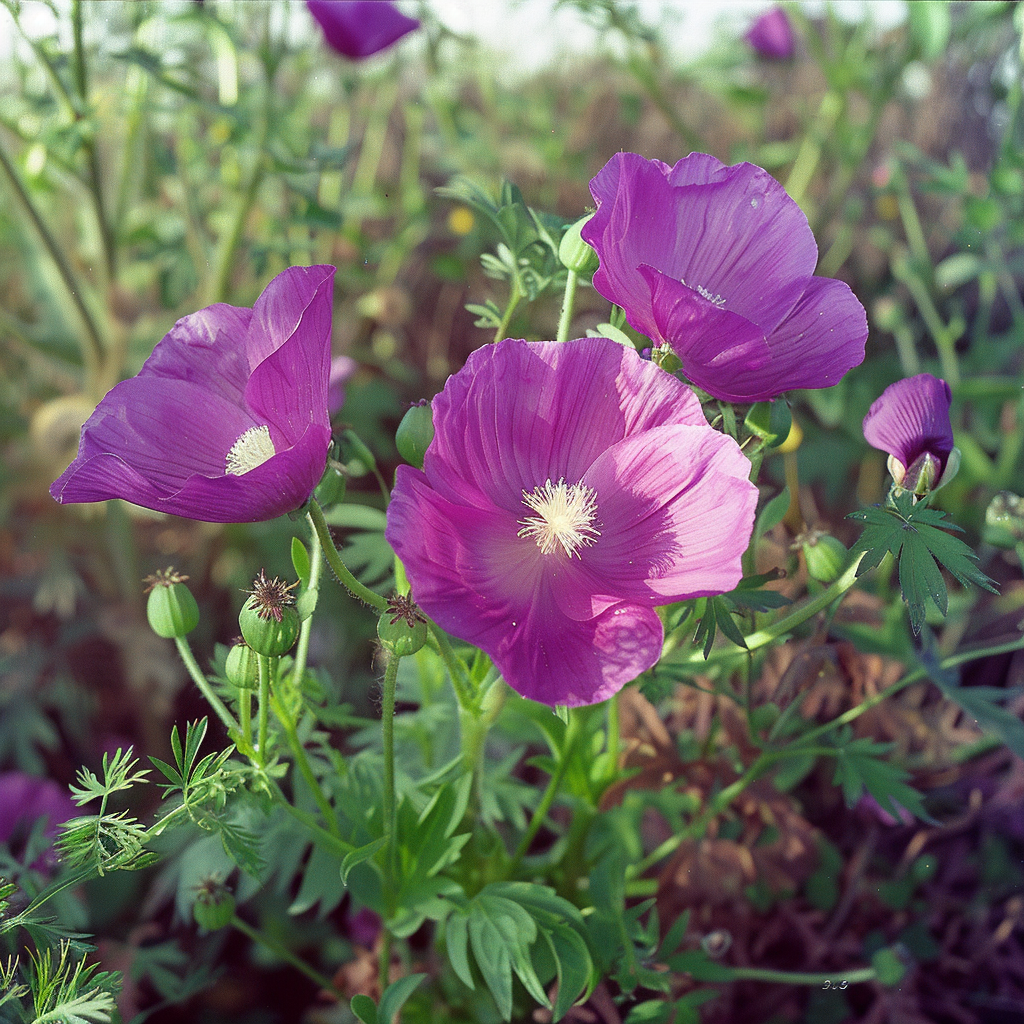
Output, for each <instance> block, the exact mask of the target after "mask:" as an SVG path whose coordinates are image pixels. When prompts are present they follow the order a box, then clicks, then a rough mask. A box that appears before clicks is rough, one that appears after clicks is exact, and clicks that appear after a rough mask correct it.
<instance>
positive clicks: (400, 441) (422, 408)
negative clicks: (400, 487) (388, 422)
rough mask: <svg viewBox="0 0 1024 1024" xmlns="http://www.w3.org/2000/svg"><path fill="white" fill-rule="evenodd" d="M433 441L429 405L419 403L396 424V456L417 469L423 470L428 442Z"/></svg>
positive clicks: (431, 416) (432, 421)
mask: <svg viewBox="0 0 1024 1024" xmlns="http://www.w3.org/2000/svg"><path fill="white" fill-rule="evenodd" d="M433 440H434V420H433V410H432V409H431V408H430V405H429V403H427V402H420V403H418V404H416V405H414V406H413V407H412V408H411V409H410V410H409V411H408V412H407V413H406V414H405V415H404V416H403V417H402V422H401V423H399V424H398V430H397V432H396V433H395V444H396V445H397V447H398V454H399V455H401V456H402V458H403V459H405V461H406V462H408V463H409V465H410V466H415V467H416V468H417V469H422V468H423V456H424V455H426V453H427V448H428V446H429V445H430V442H431V441H433Z"/></svg>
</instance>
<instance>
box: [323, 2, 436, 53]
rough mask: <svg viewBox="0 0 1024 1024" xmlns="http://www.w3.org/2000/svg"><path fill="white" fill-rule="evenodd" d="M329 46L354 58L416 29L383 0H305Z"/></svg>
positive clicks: (385, 45) (393, 41)
mask: <svg viewBox="0 0 1024 1024" xmlns="http://www.w3.org/2000/svg"><path fill="white" fill-rule="evenodd" d="M306 6H307V7H308V8H309V13H310V14H312V15H313V17H314V18H316V20H317V21H318V22H319V23H320V27H321V28H322V29H323V30H324V36H326V38H327V42H328V43H329V44H330V46H331V47H332V48H333V49H335V50H337V51H338V53H342V54H344V55H345V56H346V57H350V58H352V59H353V60H358V59H359V58H361V57H369V56H370V55H371V54H374V53H378V52H379V51H381V50H386V49H387V48H388V47H389V46H391V44H392V43H395V42H397V41H398V40H399V39H401V38H402V36H404V35H405V34H406V33H407V32H411V31H412V30H413V29H414V28H419V24H420V23H419V22H418V21H417V20H416V19H415V18H408V17H406V16H405V15H404V14H403V13H402V12H401V11H400V10H399V9H398V8H397V7H395V5H394V4H391V3H387V2H386V0H306Z"/></svg>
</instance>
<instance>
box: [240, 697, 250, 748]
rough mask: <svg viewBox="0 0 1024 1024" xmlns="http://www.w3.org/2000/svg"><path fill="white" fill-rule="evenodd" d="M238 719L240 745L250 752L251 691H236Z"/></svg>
mask: <svg viewBox="0 0 1024 1024" xmlns="http://www.w3.org/2000/svg"><path fill="white" fill-rule="evenodd" d="M238 717H239V719H240V720H241V721H240V724H241V734H242V743H243V744H244V746H245V747H246V749H247V750H250V751H251V750H252V690H248V689H245V690H239V691H238Z"/></svg>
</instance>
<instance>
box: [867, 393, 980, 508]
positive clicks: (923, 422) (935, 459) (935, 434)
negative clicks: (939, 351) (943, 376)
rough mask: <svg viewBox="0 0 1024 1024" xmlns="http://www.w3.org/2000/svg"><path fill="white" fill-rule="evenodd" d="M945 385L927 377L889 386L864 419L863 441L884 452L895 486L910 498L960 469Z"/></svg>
mask: <svg viewBox="0 0 1024 1024" xmlns="http://www.w3.org/2000/svg"><path fill="white" fill-rule="evenodd" d="M952 397H953V396H952V394H951V393H950V390H949V385H948V384H947V383H946V382H945V381H944V380H940V379H939V378H938V377H933V376H932V375H931V374H930V373H919V374H918V375H917V376H916V377H906V378H904V379H903V380H898V381H896V383H895V384H890V385H889V387H887V388H886V389H885V390H884V391H883V392H882V393H881V395H879V397H878V398H876V399H875V401H874V402H873V403H872V405H871V408H870V409H869V410H868V414H867V416H865V417H864V439H865V440H866V441H867V442H868V444H869V445H871V446H872V447H873V448H878V449H880V450H881V451H883V452H888V453H889V472H890V473H892V478H893V480H895V481H896V484H897V486H899V487H903V488H905V489H906V490H908V491H913V493H914V494H917V495H923V494H927V493H928V492H929V491H934V490H935V489H936V488H937V487H939V486H940V485H941V484H943V483H946V482H948V481H949V480H951V479H952V478H953V475H954V474H955V473H956V471H957V469H958V468H959V464H960V456H959V452H958V451H957V450H956V449H955V448H954V447H953V428H952V426H951V425H950V422H949V405H950V402H951V401H952Z"/></svg>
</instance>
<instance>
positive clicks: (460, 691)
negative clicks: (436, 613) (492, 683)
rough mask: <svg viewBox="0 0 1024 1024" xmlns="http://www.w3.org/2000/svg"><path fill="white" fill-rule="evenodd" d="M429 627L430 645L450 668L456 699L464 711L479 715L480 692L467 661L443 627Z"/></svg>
mask: <svg viewBox="0 0 1024 1024" xmlns="http://www.w3.org/2000/svg"><path fill="white" fill-rule="evenodd" d="M427 629H428V632H427V639H428V642H429V643H430V646H431V647H432V648H433V649H434V650H436V651H437V653H438V654H439V655H440V656H441V660H442V661H443V662H444V666H445V668H446V669H448V675H449V676H450V677H451V681H452V688H453V689H454V690H455V699H456V700H457V701H458V702H459V707H460V708H461V709H462V710H463V711H464V712H465V711H468V712H470V713H472V714H474V715H478V714H479V713H480V707H479V694H478V693H477V691H476V687H475V686H474V685H473V681H472V680H471V679H470V677H469V670H468V669H467V668H466V663H465V662H464V661H463V660H462V659H461V658H460V657H459V656H458V655H457V654H456V653H455V649H454V648H453V647H452V644H451V641H450V640H449V639H448V634H447V633H446V632H445V631H444V630H443V629H441V628H440V627H439V626H435V625H434V624H433V623H431V624H430V625H429V626H428V627H427Z"/></svg>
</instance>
